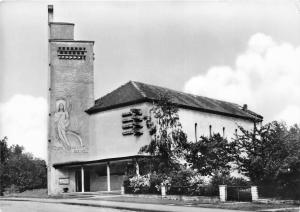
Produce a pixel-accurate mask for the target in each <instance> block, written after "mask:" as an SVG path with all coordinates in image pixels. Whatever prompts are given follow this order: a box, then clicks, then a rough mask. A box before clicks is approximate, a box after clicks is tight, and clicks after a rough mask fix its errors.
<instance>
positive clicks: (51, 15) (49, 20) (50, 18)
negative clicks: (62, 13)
mask: <svg viewBox="0 0 300 212" xmlns="http://www.w3.org/2000/svg"><path fill="white" fill-rule="evenodd" d="M51 22H53V5H52V4H50V5H48V24H49V23H51Z"/></svg>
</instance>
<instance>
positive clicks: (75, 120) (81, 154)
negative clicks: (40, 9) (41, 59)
mask: <svg viewBox="0 0 300 212" xmlns="http://www.w3.org/2000/svg"><path fill="white" fill-rule="evenodd" d="M53 13H54V8H53V6H52V5H48V60H49V64H48V66H49V67H48V72H49V75H48V77H49V95H48V103H49V118H48V192H49V193H57V191H55V189H60V186H59V182H58V179H59V176H60V175H62V176H66V175H68V173H67V172H68V171H67V170H65V172H64V170H56V169H55V168H54V167H53V165H54V164H55V163H64V162H72V161H78V160H87V159H88V155H89V148H90V146H89V143H90V120H89V115H88V114H87V113H86V112H85V110H87V109H88V108H90V107H91V106H92V105H93V103H94V77H93V76H94V64H93V63H94V62H93V61H94V53H93V47H94V41H87V40H74V24H73V23H66V22H53Z"/></svg>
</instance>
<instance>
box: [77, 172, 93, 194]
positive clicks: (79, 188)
mask: <svg viewBox="0 0 300 212" xmlns="http://www.w3.org/2000/svg"><path fill="white" fill-rule="evenodd" d="M81 179H82V178H81V170H76V171H75V184H76V192H82V180H81ZM83 183H84V191H85V192H88V191H90V172H89V170H85V171H84V182H83Z"/></svg>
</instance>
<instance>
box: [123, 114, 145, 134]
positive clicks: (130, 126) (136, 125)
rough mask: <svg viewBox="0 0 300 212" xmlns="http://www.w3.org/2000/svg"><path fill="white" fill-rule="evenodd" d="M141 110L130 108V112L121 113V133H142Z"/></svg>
mask: <svg viewBox="0 0 300 212" xmlns="http://www.w3.org/2000/svg"><path fill="white" fill-rule="evenodd" d="M142 115H143V114H142V112H141V109H135V108H133V109H130V112H127V113H123V114H122V129H123V132H122V134H123V135H124V136H125V135H134V136H141V135H143V131H142V128H143V125H142V121H143V118H142Z"/></svg>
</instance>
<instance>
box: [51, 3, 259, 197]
mask: <svg viewBox="0 0 300 212" xmlns="http://www.w3.org/2000/svg"><path fill="white" fill-rule="evenodd" d="M48 25H49V28H48V29H49V32H48V35H49V40H48V54H49V64H48V65H49V67H48V73H49V75H48V76H49V98H48V102H49V118H48V141H47V143H48V193H49V194H50V195H54V194H59V193H63V192H89V191H90V192H94V191H118V190H120V189H121V186H122V184H123V179H124V175H125V173H126V167H127V166H128V164H130V165H132V166H134V167H136V172H137V174H138V171H139V160H140V159H141V158H144V157H147V156H146V155H141V154H139V153H138V152H139V150H140V148H141V147H142V146H144V145H146V144H148V143H149V142H150V139H151V137H150V135H149V132H148V129H147V127H146V119H147V117H149V111H150V109H151V108H152V107H153V103H154V102H155V101H157V100H158V99H159V97H160V95H167V96H169V97H170V99H171V101H172V103H173V104H175V105H176V106H178V108H179V111H178V114H179V118H180V122H181V124H182V127H183V131H184V132H185V133H186V134H187V137H188V140H190V141H193V140H195V139H196V138H199V137H200V136H201V135H205V136H209V135H211V134H213V133H220V134H221V135H223V136H224V137H226V138H228V139H230V138H231V137H233V136H234V135H235V134H236V133H238V132H237V129H238V126H243V127H244V128H246V129H249V130H252V129H253V128H254V126H255V125H257V124H260V123H261V122H262V120H263V117H262V116H260V115H258V114H256V113H254V112H252V111H250V110H249V109H248V108H247V105H244V106H240V105H238V104H235V103H230V102H225V101H220V100H216V99H211V98H207V97H202V96H196V95H192V94H188V93H183V92H180V91H175V90H172V89H168V88H163V87H160V86H156V85H149V84H146V83H142V82H136V81H129V82H127V83H125V84H124V85H122V86H120V87H118V88H116V89H115V90H113V91H112V92H110V93H108V94H106V95H105V96H103V97H101V98H99V99H96V100H95V98H94V51H93V48H94V41H88V40H75V39H74V24H73V23H65V22H53V6H52V5H49V6H48ZM100 57H101V56H100ZM100 71H101V70H100ZM104 77H105V76H104Z"/></svg>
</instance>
